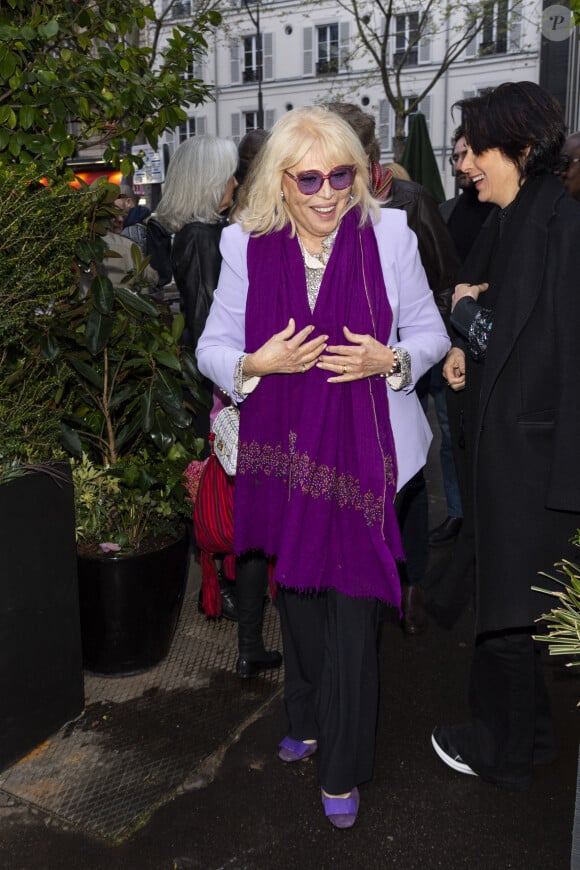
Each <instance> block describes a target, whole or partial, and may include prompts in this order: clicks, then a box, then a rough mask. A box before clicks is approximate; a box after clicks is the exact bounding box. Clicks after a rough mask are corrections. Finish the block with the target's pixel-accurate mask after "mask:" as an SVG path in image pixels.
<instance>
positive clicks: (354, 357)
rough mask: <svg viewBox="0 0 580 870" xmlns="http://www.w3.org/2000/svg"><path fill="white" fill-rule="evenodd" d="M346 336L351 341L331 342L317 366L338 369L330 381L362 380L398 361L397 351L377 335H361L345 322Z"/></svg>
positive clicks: (328, 369) (388, 368)
mask: <svg viewBox="0 0 580 870" xmlns="http://www.w3.org/2000/svg"><path fill="white" fill-rule="evenodd" d="M343 331H344V336H345V338H346V340H347V341H349V342H351V344H348V345H342V344H336V345H329V346H328V347H327V348H326V352H325V353H324V354H323V355H322V356H321V357H320V358H319V360H318V362H317V363H316V367H317V368H319V369H324V370H325V371H327V372H334V373H335V377H332V378H329V379H328V383H329V384H335V383H337V384H340V383H345V382H347V381H360V380H361V379H362V378H368V377H370V376H371V375H380V374H384V373H385V372H388V371H390V370H391V369H392V367H393V364H394V362H395V357H394V354H393V351H392V350H391V348H390V347H386V346H385V345H384V344H381V342H380V341H377V340H376V338H373V337H372V335H359V334H357V333H356V332H351V331H350V329H349V328H348V327H347V326H345V327H344V328H343Z"/></svg>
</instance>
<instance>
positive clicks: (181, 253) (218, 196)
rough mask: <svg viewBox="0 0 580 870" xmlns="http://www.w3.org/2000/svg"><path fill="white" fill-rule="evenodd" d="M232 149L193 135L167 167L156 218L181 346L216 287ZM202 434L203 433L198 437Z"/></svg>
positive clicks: (193, 338)
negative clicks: (177, 305) (164, 239)
mask: <svg viewBox="0 0 580 870" xmlns="http://www.w3.org/2000/svg"><path fill="white" fill-rule="evenodd" d="M237 165H238V153H237V150H236V146H235V145H234V143H233V142H232V141H231V140H230V139H218V138H217V137H216V136H194V137H193V138H191V139H187V140H186V141H185V142H183V143H182V144H181V145H180V146H179V148H178V149H177V151H176V152H175V154H174V155H173V157H172V158H171V162H170V164H169V168H168V170H167V177H166V179H165V188H164V191H163V196H162V198H161V200H160V202H159V205H158V207H157V213H156V217H157V219H158V220H159V222H160V223H162V224H163V226H164V227H166V228H167V229H168V230H170V231H171V232H172V233H175V237H174V239H173V250H172V255H171V264H172V268H173V278H174V280H175V283H176V285H177V289H178V291H179V295H180V298H181V304H182V308H183V313H184V315H185V333H184V343H185V344H187V346H188V347H191V348H192V349H195V347H196V346H197V342H198V340H199V336H200V335H201V333H202V332H203V327H204V326H205V321H206V318H207V315H208V312H209V309H210V305H211V301H212V299H213V292H214V290H215V288H216V286H217V279H218V275H219V271H220V265H221V256H220V253H219V241H220V236H221V233H222V230H223V228H224V227H225V226H226V225H227V217H226V214H227V211H228V209H229V208H230V206H231V205H232V202H233V194H234V190H235V188H236V187H237V181H236V180H235V178H234V173H235V171H236V168H237ZM200 434H203V433H200Z"/></svg>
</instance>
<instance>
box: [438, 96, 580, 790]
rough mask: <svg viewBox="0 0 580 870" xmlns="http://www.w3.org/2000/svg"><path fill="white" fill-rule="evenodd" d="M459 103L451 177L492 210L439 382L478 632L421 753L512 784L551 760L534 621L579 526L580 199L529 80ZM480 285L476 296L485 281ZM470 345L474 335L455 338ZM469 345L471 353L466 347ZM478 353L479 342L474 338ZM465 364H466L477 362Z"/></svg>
mask: <svg viewBox="0 0 580 870" xmlns="http://www.w3.org/2000/svg"><path fill="white" fill-rule="evenodd" d="M458 105H459V107H460V108H461V112H462V124H463V127H464V129H465V136H466V139H467V143H468V148H467V156H466V158H465V161H464V164H463V171H464V172H466V173H468V175H469V176H470V178H471V180H472V181H473V183H474V184H475V187H476V189H477V191H478V195H479V199H480V201H481V202H493V203H495V204H496V205H498V206H499V209H498V210H497V213H495V214H494V215H493V216H492V219H491V220H490V221H488V222H487V223H486V225H485V227H484V229H483V231H482V233H481V235H480V236H479V239H478V242H477V245H476V246H475V249H474V250H472V252H471V254H470V256H469V258H468V260H467V261H466V263H465V266H464V268H463V274H462V281H463V282H464V283H466V284H471V285H473V292H472V293H471V294H469V293H467V294H466V293H465V288H463V289H462V290H460V292H459V293H458V296H459V295H462V296H463V297H464V298H463V300H462V301H461V302H459V303H458V306H457V308H458V309H459V306H464V305H465V304H466V300H467V298H468V296H469V295H472V296H473V297H474V298H477V296H478V295H479V294H481V295H480V296H479V302H480V303H481V304H482V305H483V306H485V308H486V309H487V310H488V312H492V313H493V314H492V316H491V317H487V318H484V320H485V323H484V322H483V321H482V322H481V323H480V324H479V327H477V326H475V327H474V329H477V328H480V327H481V328H482V329H484V330H485V334H483V333H482V334H481V335H480V336H479V339H480V344H481V346H482V347H483V348H484V350H485V353H484V354H475V355H473V354H472V353H471V352H470V349H469V343H468V344H466V348H465V350H463V351H462V350H458V349H457V348H453V350H452V351H451V352H450V355H449V357H448V361H447V363H446V364H445V367H444V375H445V377H446V378H447V380H448V381H449V385H450V386H451V387H452V388H453V389H462V388H463V387H465V390H466V396H465V398H466V423H467V427H468V430H467V431H468V443H469V446H470V448H471V450H472V474H473V499H474V504H473V510H474V518H475V538H476V559H477V637H476V646H475V653H474V658H473V664H472V671H471V683H470V693H469V702H470V708H471V719H470V721H469V722H467V723H466V724H462V725H452V726H449V725H447V726H438V727H437V728H435V730H434V732H433V736H432V743H433V747H434V749H435V751H436V752H437V754H438V755H439V757H440V758H441V759H442V760H443V761H444V762H445V763H446V764H447V765H449V766H450V767H452V768H453V769H454V770H457V771H459V772H461V773H466V774H476V775H479V776H480V777H481V778H482V779H485V780H487V781H489V782H493V783H495V784H497V785H500V786H504V787H507V788H512V789H524V788H527V787H528V786H529V785H530V783H531V781H532V772H533V765H534V764H540V763H543V762H547V761H550V760H552V758H553V757H554V756H555V751H556V750H555V743H554V735H553V727H552V720H551V715H550V705H549V699H548V696H547V692H546V688H545V685H544V680H543V674H542V668H541V662H540V652H539V649H538V645H537V644H536V643H535V642H534V640H533V634H534V633H537V632H538V626H536V625H534V621H535V620H536V619H537V618H538V616H540V615H541V614H542V612H544V611H545V610H546V609H548V607H549V605H548V604H547V599H546V597H545V596H542V595H541V594H540V593H537V592H533V591H532V588H531V587H532V586H533V585H534V584H536V585H538V584H539V585H540V586H544V585H547V584H548V580H546V579H545V578H539V577H538V572H539V571H548V572H549V571H550V570H551V569H552V566H553V564H554V562H556V561H557V560H559V559H560V558H562V557H563V556H568V555H569V550H570V544H569V540H570V538H571V536H572V534H573V532H574V530H575V529H576V528H578V526H579V525H580V463H579V462H578V444H580V401H579V400H578V374H579V373H580V341H578V325H579V324H580V286H579V284H580V245H579V244H578V240H579V239H580V204H578V203H576V202H574V201H573V200H572V199H571V198H570V197H569V196H567V194H566V193H565V192H564V189H563V188H562V185H561V184H560V182H559V180H558V179H557V178H554V177H553V175H552V174H551V170H552V169H553V168H554V167H555V166H556V165H557V162H558V159H559V155H560V149H561V147H562V142H563V140H564V125H563V120H562V115H561V111H560V108H559V106H558V104H557V103H556V101H555V100H554V99H553V98H552V97H551V96H550V95H549V94H548V93H547V92H546V91H544V90H543V89H542V88H540V87H539V86H538V85H535V84H532V83H531V82H519V83H513V84H512V83H510V84H505V85H501V86H500V87H498V88H496V89H495V90H494V91H493V92H491V93H490V94H488V95H486V96H485V97H478V98H475V99H470V100H463V101H462V102H460V103H459V104H458ZM486 284H487V285H488V287H487V289H486V288H485V285H486ZM468 337H469V338H471V339H475V338H477V336H474V335H471V336H468ZM473 343H474V342H473V341H472V342H471V344H472V347H473ZM475 344H477V342H475ZM476 357H477V358H476Z"/></svg>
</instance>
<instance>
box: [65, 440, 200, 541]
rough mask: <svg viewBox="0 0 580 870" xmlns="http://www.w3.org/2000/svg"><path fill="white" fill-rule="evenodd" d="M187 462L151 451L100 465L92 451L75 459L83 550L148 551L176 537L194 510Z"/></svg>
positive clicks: (79, 535)
mask: <svg viewBox="0 0 580 870" xmlns="http://www.w3.org/2000/svg"><path fill="white" fill-rule="evenodd" d="M183 465H184V464H183V463H182V462H179V461H178V460H172V459H169V458H162V457H159V456H150V455H148V454H147V452H146V451H143V452H142V453H141V454H140V455H138V456H133V457H131V458H130V459H127V460H125V461H122V462H119V463H118V464H117V465H116V466H111V467H104V466H102V465H96V464H95V463H93V462H91V460H90V459H89V457H88V456H87V455H86V453H84V454H83V455H82V457H81V459H80V460H73V461H72V475H73V484H74V490H75V516H76V536H77V547H78V551H79V553H80V554H81V555H95V554H97V555H103V553H111V554H113V555H116V554H118V553H127V552H136V551H137V552H140V553H143V552H147V551H148V550H150V549H156V548H158V547H159V545H160V543H163V542H165V541H169V540H172V539H174V538H175V534H176V529H178V528H179V526H180V522H181V520H182V519H183V518H185V517H186V516H188V515H191V508H188V506H187V502H186V498H185V493H184V489H183V470H184V469H183Z"/></svg>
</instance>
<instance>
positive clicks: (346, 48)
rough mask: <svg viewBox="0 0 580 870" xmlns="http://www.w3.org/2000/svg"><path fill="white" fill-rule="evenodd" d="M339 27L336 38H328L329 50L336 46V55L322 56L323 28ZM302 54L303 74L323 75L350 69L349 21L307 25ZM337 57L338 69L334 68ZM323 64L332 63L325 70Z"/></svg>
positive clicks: (303, 36)
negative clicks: (333, 63)
mask: <svg viewBox="0 0 580 870" xmlns="http://www.w3.org/2000/svg"><path fill="white" fill-rule="evenodd" d="M331 27H336V28H337V36H336V40H334V39H333V40H331V39H327V40H326V43H327V45H328V48H329V50H330V49H331V47H332V46H336V56H335V57H333V56H332V51H330V56H324V57H321V52H320V44H321V41H320V39H319V33H320V32H321V30H322V29H323V28H327V29H328V28H331ZM302 56H303V67H302V74H303V75H305V76H313V75H321V76H325V77H326V76H329V75H339V74H340V73H344V72H346V71H347V70H348V64H349V56H350V24H349V22H348V21H336V20H335V21H326V22H320V23H317V24H315V25H313V26H312V27H305V28H304V29H303V31H302ZM334 59H336V69H335V70H333V69H332V61H333V60H334ZM322 64H330V67H327V68H326V69H325V70H323V68H322Z"/></svg>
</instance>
